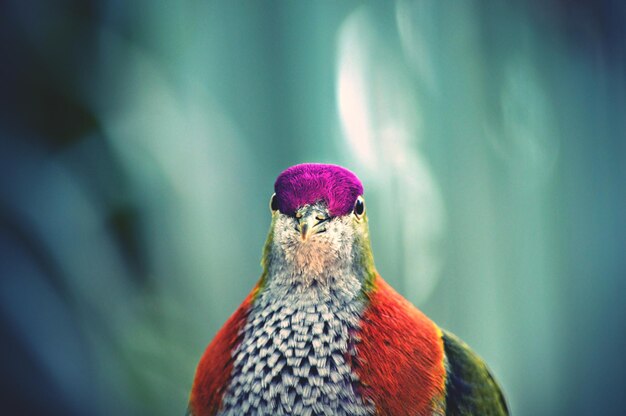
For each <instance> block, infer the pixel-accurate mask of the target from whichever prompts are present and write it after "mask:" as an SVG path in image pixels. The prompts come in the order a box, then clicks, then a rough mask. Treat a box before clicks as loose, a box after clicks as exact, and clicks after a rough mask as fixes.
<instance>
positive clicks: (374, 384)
mask: <svg viewBox="0 0 626 416" xmlns="http://www.w3.org/2000/svg"><path fill="white" fill-rule="evenodd" d="M369 302H370V304H369V305H368V306H367V307H366V309H365V311H364V313H363V318H362V322H361V329H360V330H359V336H360V338H361V341H360V342H359V343H357V345H356V349H357V355H356V357H357V359H356V360H355V362H354V363H353V365H354V367H355V370H356V372H357V374H358V376H359V378H360V380H361V384H362V386H361V395H362V396H363V397H364V398H365V399H366V400H367V399H369V400H371V401H372V402H373V403H374V404H375V405H376V410H377V413H378V414H379V415H389V416H393V415H429V416H430V415H432V413H433V411H434V410H437V409H440V407H439V406H441V403H442V402H441V401H442V400H443V397H444V391H445V367H444V351H443V342H442V340H441V332H440V330H439V329H438V328H437V326H436V325H435V324H434V323H433V322H432V321H431V320H430V319H428V317H426V315H424V314H423V313H422V312H421V311H419V310H418V309H417V308H416V307H415V306H413V305H411V303H409V302H408V301H407V300H406V299H404V298H403V297H402V296H401V295H399V294H398V293H397V292H396V291H395V290H394V289H393V288H392V287H391V286H389V284H387V283H386V282H385V281H384V280H383V279H382V278H381V277H380V276H377V277H376V279H375V281H374V287H373V289H372V291H371V292H370V294H369Z"/></svg>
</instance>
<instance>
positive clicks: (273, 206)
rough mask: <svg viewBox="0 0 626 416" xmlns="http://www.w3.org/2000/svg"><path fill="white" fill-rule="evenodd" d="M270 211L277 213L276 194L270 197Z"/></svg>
mask: <svg viewBox="0 0 626 416" xmlns="http://www.w3.org/2000/svg"><path fill="white" fill-rule="evenodd" d="M270 209H271V210H272V211H278V198H277V197H276V194H272V197H271V198H270Z"/></svg>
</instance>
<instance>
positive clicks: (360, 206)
mask: <svg viewBox="0 0 626 416" xmlns="http://www.w3.org/2000/svg"><path fill="white" fill-rule="evenodd" d="M353 212H354V215H355V216H356V217H357V218H358V219H361V218H362V217H363V214H364V213H365V201H364V200H363V197H362V196H359V197H358V198H357V199H356V202H355V203H354V211H353Z"/></svg>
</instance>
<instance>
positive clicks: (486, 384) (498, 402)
mask: <svg viewBox="0 0 626 416" xmlns="http://www.w3.org/2000/svg"><path fill="white" fill-rule="evenodd" d="M442 339H443V345H444V351H445V354H446V359H447V362H446V370H447V378H446V415H449V416H479V415H480V416H501V415H508V414H509V409H508V407H507V404H506V401H505V399H504V395H503V394H502V390H501V389H500V386H499V385H498V383H497V382H496V381H495V379H494V378H493V376H492V375H491V373H490V372H489V369H488V368H487V366H486V365H485V363H484V362H483V360H482V359H481V358H480V357H479V356H478V355H476V354H475V353H474V352H473V351H472V350H471V349H470V347H468V346H467V344H465V343H464V342H463V341H461V340H460V339H459V338H458V337H457V336H456V335H454V334H452V333H450V332H446V331H443V335H442Z"/></svg>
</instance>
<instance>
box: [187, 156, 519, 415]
mask: <svg viewBox="0 0 626 416" xmlns="http://www.w3.org/2000/svg"><path fill="white" fill-rule="evenodd" d="M363 194H364V191H363V185H362V183H361V181H360V180H359V178H358V177H357V176H356V175H355V174H354V173H353V172H351V171H350V170H348V169H346V168H344V167H341V166H338V165H330V164H321V163H304V164H299V165H295V166H292V167H289V168H287V169H286V170H284V171H283V172H282V173H280V175H279V176H278V178H277V179H276V182H275V184H274V193H273V194H272V196H271V198H270V203H269V205H270V206H269V208H270V212H271V225H270V230H269V234H268V236H267V240H266V242H265V246H264V248H263V254H262V260H261V266H262V273H261V277H260V279H259V280H258V281H257V283H256V285H255V286H254V288H253V289H252V291H251V292H250V293H249V295H248V296H247V297H246V298H245V300H244V301H243V303H242V304H241V305H240V306H239V308H238V309H237V310H236V311H235V312H234V314H233V315H232V316H231V317H230V318H229V319H228V320H227V322H226V323H225V324H224V326H223V327H222V328H221V329H220V330H219V331H218V332H217V334H216V335H215V337H214V338H213V340H212V341H211V342H210V343H209V345H208V347H207V348H206V350H205V351H204V354H203V355H202V357H201V359H200V361H199V363H198V365H197V368H196V372H195V376H194V379H193V385H192V388H191V392H190V396H189V402H188V407H187V414H188V415H192V416H209V415H220V416H222V415H237V416H239V415H385V416H400V415H419V416H421V415H429V416H431V415H481V416H492V415H493V416H499V415H508V414H509V410H508V407H507V403H506V400H505V398H504V395H503V393H502V389H501V388H500V386H499V384H498V383H497V382H496V380H495V379H494V377H493V376H492V374H491V372H490V370H489V369H488V367H487V366H486V364H485V363H484V361H483V360H482V359H481V358H480V357H479V356H478V355H477V354H476V353H475V352H473V351H472V350H471V349H470V347H469V346H468V345H467V344H465V343H464V342H463V341H461V340H460V339H459V338H458V337H457V336H455V335H454V334H452V333H451V332H448V331H446V330H443V329H441V328H439V327H438V326H437V325H436V324H435V323H434V322H433V321H432V320H430V319H429V318H428V317H427V316H426V315H425V314H424V313H423V312H421V311H420V310H419V309H417V308H416V307H415V306H414V305H412V304H411V303H410V302H409V301H408V300H406V299H405V298H404V297H402V296H401V295H400V294H399V293H398V292H396V291H395V290H394V289H393V288H392V287H391V286H390V285H389V284H388V283H387V282H386V281H385V280H383V278H382V277H381V276H380V274H379V273H378V271H377V269H376V267H375V265H374V257H373V254H372V248H371V244H370V236H369V228H368V218H367V213H366V207H365V199H364V196H363Z"/></svg>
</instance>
